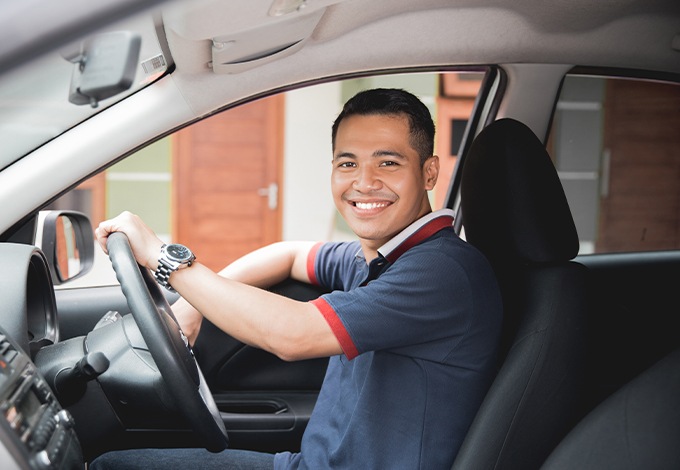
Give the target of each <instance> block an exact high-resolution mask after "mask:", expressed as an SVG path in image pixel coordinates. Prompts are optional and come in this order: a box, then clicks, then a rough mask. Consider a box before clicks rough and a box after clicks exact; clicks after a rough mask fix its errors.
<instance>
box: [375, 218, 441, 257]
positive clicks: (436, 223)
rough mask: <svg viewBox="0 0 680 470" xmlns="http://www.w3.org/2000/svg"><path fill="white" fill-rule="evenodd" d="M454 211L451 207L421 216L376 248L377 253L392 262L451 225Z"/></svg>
mask: <svg viewBox="0 0 680 470" xmlns="http://www.w3.org/2000/svg"><path fill="white" fill-rule="evenodd" d="M454 215H455V212H454V211H453V210H452V209H440V210H438V211H434V212H430V213H429V214H427V215H425V216H423V217H421V218H420V219H418V220H416V221H415V222H413V223H412V224H411V225H409V226H408V227H406V228H405V229H404V230H402V231H401V232H399V234H397V235H396V236H395V237H394V238H392V239H391V240H390V241H388V242H387V243H385V244H384V245H383V246H381V247H380V248H378V254H379V255H380V256H382V257H384V258H385V259H387V261H389V262H390V263H394V262H395V261H396V260H397V259H398V258H399V257H400V256H401V255H403V254H404V253H406V251H408V250H409V249H410V248H411V247H413V246H415V245H417V244H418V243H420V242H421V241H423V240H425V239H426V238H429V237H431V236H432V235H434V234H435V233H437V232H439V231H440V230H441V229H444V228H446V227H451V226H452V225H453V217H454Z"/></svg>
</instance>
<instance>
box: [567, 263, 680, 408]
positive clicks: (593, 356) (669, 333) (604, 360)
mask: <svg viewBox="0 0 680 470" xmlns="http://www.w3.org/2000/svg"><path fill="white" fill-rule="evenodd" d="M576 261H578V262H580V263H582V264H583V265H585V266H587V267H588V268H589V269H590V271H591V275H592V282H593V284H592V285H593V289H592V290H593V295H594V302H593V310H592V312H591V315H590V318H591V324H590V325H589V326H590V332H591V336H590V341H589V348H588V355H589V358H590V360H589V368H588V397H587V402H586V403H585V404H584V409H585V411H587V410H590V409H592V408H593V407H595V406H596V405H597V404H598V403H600V402H601V401H602V400H604V399H605V398H606V397H608V396H609V395H611V394H612V393H613V392H614V391H616V390H617V389H618V388H620V387H621V386H622V385H624V384H625V383H627V382H628V381H630V380H631V379H632V378H634V377H635V376H637V375H638V374H639V373H641V372H642V371H644V370H645V369H647V368H648V367H650V366H651V365H653V364H654V363H655V362H657V361H658V360H660V359H661V358H663V357H664V356H666V355H667V354H669V353H670V352H672V351H673V350H675V349H677V348H678V347H680V335H679V334H678V329H677V324H678V323H679V322H680V290H679V289H678V286H679V285H680V251H662V252H653V253H614V254H599V255H590V256H580V257H578V258H576Z"/></svg>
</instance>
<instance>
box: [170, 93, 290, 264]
mask: <svg viewBox="0 0 680 470" xmlns="http://www.w3.org/2000/svg"><path fill="white" fill-rule="evenodd" d="M283 106H284V97H283V95H277V96H273V97H269V98H265V99H262V100H259V101H255V102H252V103H248V104H246V105H243V106H239V107H237V108H234V109H231V110H228V111H225V112H223V113H220V114H218V115H216V116H213V117H210V118H208V119H205V120H203V121H201V122H199V123H196V124H194V125H192V126H189V127H187V128H185V129H183V130H181V131H179V132H177V133H175V134H174V135H173V136H172V153H173V166H172V181H173V191H172V193H173V204H172V207H173V213H172V238H173V241H176V242H178V243H182V244H184V245H187V246H188V247H190V248H191V250H192V251H193V252H194V253H195V254H196V256H197V258H198V260H199V261H200V262H201V263H203V264H205V265H206V266H208V267H210V268H211V269H213V270H215V271H219V270H220V269H222V268H223V267H224V266H226V265H227V264H229V263H231V262H232V261H234V260H235V259H237V258H239V257H241V256H243V255H244V254H246V253H249V252H251V251H253V250H255V249H257V248H260V247H262V246H265V245H268V244H270V243H273V242H276V241H279V240H280V239H281V194H282V191H281V189H282V188H281V179H282V178H281V170H282V164H283V162H282V159H283ZM277 189H278V191H277ZM274 193H278V194H274Z"/></svg>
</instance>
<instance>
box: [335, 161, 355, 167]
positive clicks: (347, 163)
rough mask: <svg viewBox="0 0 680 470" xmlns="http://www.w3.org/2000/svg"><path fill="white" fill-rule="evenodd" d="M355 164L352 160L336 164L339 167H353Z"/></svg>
mask: <svg viewBox="0 0 680 470" xmlns="http://www.w3.org/2000/svg"><path fill="white" fill-rule="evenodd" d="M354 166H356V165H355V164H354V162H342V163H340V164H339V165H338V167H339V168H353V167H354Z"/></svg>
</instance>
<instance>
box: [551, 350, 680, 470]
mask: <svg viewBox="0 0 680 470" xmlns="http://www.w3.org/2000/svg"><path fill="white" fill-rule="evenodd" d="M679 444H680V349H678V350H676V351H675V352H673V353H671V354H669V355H668V356H666V357H665V358H664V359H662V360H661V361H659V362H658V363H656V364H655V365H654V366H652V367H651V368H649V369H648V370H647V371H645V372H643V373H642V374H640V375H639V376H638V377H636V378H635V379H633V380H632V381H631V382H629V383H628V384H626V385H624V386H623V387H622V388H620V389H619V390H618V391H616V392H615V393H614V394H613V395H612V396H610V397H609V398H607V399H606V400H605V401H604V402H602V403H601V404H600V405H599V406H597V407H596V408H595V409H594V410H593V411H592V412H590V414H588V416H586V417H585V418H584V419H583V421H581V422H580V423H579V424H578V426H576V427H575V428H574V429H573V430H572V431H571V432H570V433H569V435H568V436H567V437H566V438H565V439H564V440H563V441H562V442H561V443H560V444H559V446H558V447H557V448H556V449H555V451H554V452H553V453H552V454H551V455H550V457H549V458H548V460H547V461H546V462H545V464H544V465H543V466H542V467H541V470H562V469H573V468H578V469H580V470H601V469H609V468H616V469H619V470H629V469H630V470H633V469H641V468H644V469H646V470H657V469H658V470H662V469H668V470H673V469H678V468H680V445H679Z"/></svg>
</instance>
